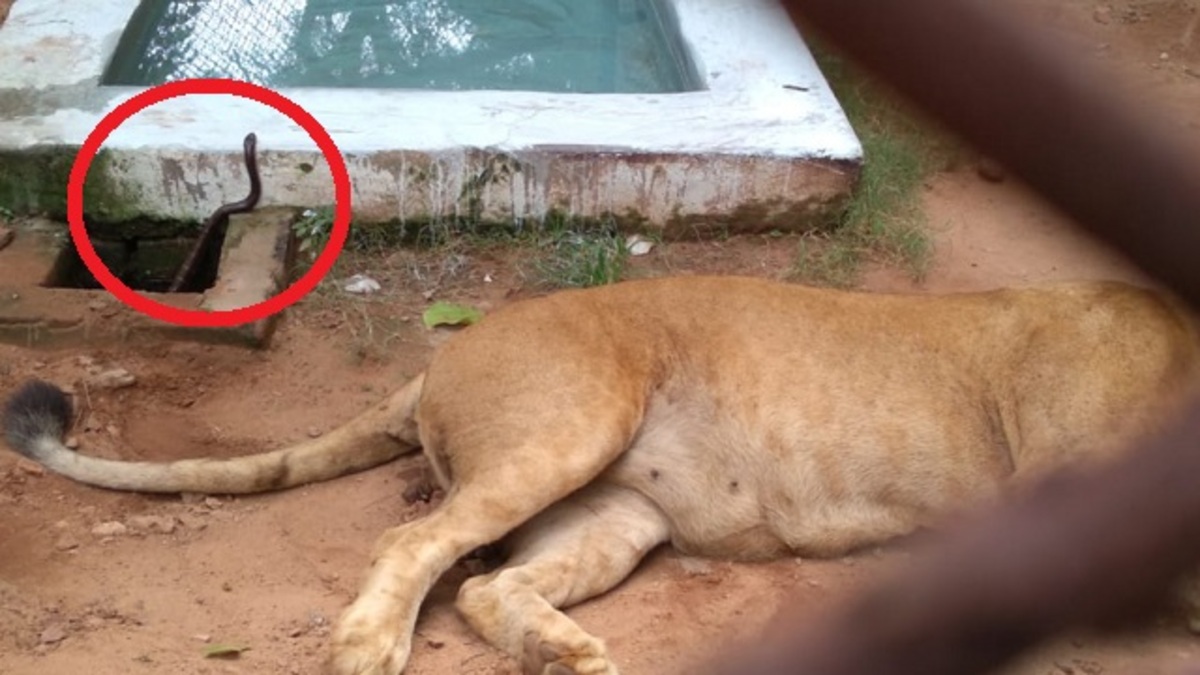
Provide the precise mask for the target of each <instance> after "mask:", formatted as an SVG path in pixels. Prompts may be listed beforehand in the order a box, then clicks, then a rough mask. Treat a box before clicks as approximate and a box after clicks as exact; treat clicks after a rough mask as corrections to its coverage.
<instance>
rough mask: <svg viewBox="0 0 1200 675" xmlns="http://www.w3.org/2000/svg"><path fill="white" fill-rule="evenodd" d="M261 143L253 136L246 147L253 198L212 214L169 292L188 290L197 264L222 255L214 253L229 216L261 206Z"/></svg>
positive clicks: (231, 203)
mask: <svg viewBox="0 0 1200 675" xmlns="http://www.w3.org/2000/svg"><path fill="white" fill-rule="evenodd" d="M257 143H258V138H257V137H256V136H255V135H254V134H253V133H250V134H246V140H245V141H243V143H242V154H243V156H244V158H245V160H246V172H247V173H248V174H250V194H248V195H246V198H245V199H243V200H241V201H236V202H230V203H229V204H222V205H221V206H218V207H217V210H216V211H213V212H212V215H211V216H209V217H208V220H207V221H205V223H204V228H203V229H201V230H200V238H199V239H197V240H196V245H195V246H194V247H192V250H191V252H190V253H188V257H187V259H186V260H185V261H184V262H183V265H182V266H181V267H180V268H179V271H178V272H177V273H176V274H175V280H174V281H172V282H171V286H170V288H169V289H168V292H170V293H178V292H179V290H180V289H181V288H183V287H184V286H186V285H187V284H188V283H189V282H190V281H191V280H192V279H193V278H194V277H195V276H196V267H197V263H199V262H200V260H201V259H203V258H205V257H207V256H208V255H212V254H213V253H215V254H216V255H218V256H219V255H220V251H214V250H213V247H214V246H215V245H217V244H219V243H220V242H221V241H223V240H224V233H225V226H226V225H227V224H228V223H229V216H231V215H233V214H235V213H245V212H246V211H249V210H251V209H253V208H254V206H255V205H256V204H258V198H259V197H260V196H261V195H262V183H261V182H260V181H259V176H258V158H257V156H256V155H255V146H256V144H257Z"/></svg>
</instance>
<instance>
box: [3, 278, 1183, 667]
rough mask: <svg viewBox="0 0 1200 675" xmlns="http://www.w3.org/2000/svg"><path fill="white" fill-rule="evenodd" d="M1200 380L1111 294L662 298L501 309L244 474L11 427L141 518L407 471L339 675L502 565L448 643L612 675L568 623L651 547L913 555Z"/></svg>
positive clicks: (1160, 409)
mask: <svg viewBox="0 0 1200 675" xmlns="http://www.w3.org/2000/svg"><path fill="white" fill-rule="evenodd" d="M1198 364H1200V343H1198V340H1197V334H1196V331H1195V330H1194V326H1193V325H1192V323H1191V320H1190V318H1189V316H1188V315H1187V314H1185V313H1184V311H1183V310H1182V309H1180V308H1177V307H1176V306H1175V305H1174V303H1173V302H1172V301H1171V300H1170V299H1168V298H1166V297H1163V296H1161V295H1159V294H1156V293H1155V292H1152V291H1148V290H1142V289H1138V288H1134V287H1131V286H1127V285H1122V284H1117V283H1066V284H1055V285H1047V286H1043V287H1036V288H1026V289H1020V290H1018V289H1008V290H997V291H992V292H980V293H964V294H949V295H940V296H929V295H883V294H870V293H858V292H840V291H833V290H822V289H814V288H806V287H802V286H798V285H792V284H786V283H776V282H770V281H764V280H756V279H746V278H733V277H709V278H695V277H692V278H670V279H658V280H644V281H631V282H625V283H620V284H616V285H612V286H608V287H602V288H596V289H590V290H574V291H564V292H560V293H557V294H552V295H549V296H546V297H541V298H537V299H532V300H526V301H522V302H518V303H514V304H512V305H510V306H508V307H505V308H504V309H501V310H499V311H496V312H494V313H493V314H491V315H489V316H488V317H487V318H485V319H484V320H483V321H482V322H480V323H478V324H475V325H473V326H471V327H469V328H467V329H465V330H463V331H462V332H461V333H460V334H458V335H456V336H455V337H454V338H453V339H452V340H450V341H449V342H448V343H447V344H445V345H444V346H443V347H442V348H441V349H440V350H439V351H438V352H437V353H436V355H435V356H434V357H433V359H432V361H431V363H430V364H429V366H428V368H427V369H426V370H425V371H424V372H423V373H422V374H420V375H418V376H416V377H415V378H414V379H413V380H411V381H410V382H408V383H407V384H405V385H404V386H402V387H401V388H400V389H399V390H398V391H397V392H396V393H394V394H393V395H392V396H391V397H390V398H388V399H387V400H386V401H384V402H383V403H381V404H380V405H378V406H377V407H375V408H373V409H371V410H368V411H366V412H365V413H363V414H362V415H360V416H359V417H357V418H356V419H353V420H351V421H349V422H348V423H346V424H345V425H344V426H342V427H340V428H339V429H337V430H336V431H334V432H333V433H330V434H327V435H326V436H323V437H321V438H318V439H315V440H310V441H306V442H303V443H300V444H298V445H296V446H293V447H289V448H285V449H282V450H276V451H274V452H269V453H265V454H261V455H256V456H249V457H243V458H237V459H229V460H207V459H196V460H186V461H178V462H171V463H165V464H154V463H142V462H120V461H109V460H104V459H97V458H92V457H86V456H83V455H80V454H77V453H74V452H72V451H70V450H69V449H67V448H66V447H64V445H63V443H62V442H61V441H60V439H61V437H62V435H63V434H64V431H65V429H66V427H67V425H68V421H69V419H70V406H69V403H68V401H67V399H66V398H65V396H64V395H63V393H62V392H61V391H60V390H59V389H57V388H56V387H54V386H52V385H49V384H46V383H42V382H33V383H29V384H27V385H25V387H24V388H22V389H20V390H19V391H18V392H17V393H16V394H15V396H14V397H13V398H12V400H11V402H10V403H9V404H8V407H7V411H6V416H5V427H6V432H7V438H8V442H9V443H10V444H11V445H12V446H13V448H15V449H16V450H17V451H19V452H21V453H22V454H24V455H26V456H28V457H31V458H33V459H35V460H37V461H39V462H42V463H43V464H45V465H46V466H47V467H49V468H50V469H52V470H54V471H57V472H60V473H62V474H64V475H66V476H69V477H71V478H73V479H76V480H79V481H83V482H86V483H90V484H93V485H98V486H103V487H107V488H116V489H122V490H139V491H154V492H176V491H188V492H206V493H244V492H255V491H264V490H272V489H280V488H287V487H291V486H295V485H300V484H302V483H306V482H309V481H316V480H322V479H327V478H332V477H334V476H338V475H340V474H344V473H346V472H349V471H354V470H359V469H364V468H367V467H370V466H373V465H376V464H379V463H381V462H384V461H387V460H389V459H391V458H393V457H396V456H397V455H399V454H401V453H403V452H407V451H409V450H410V449H413V448H416V447H418V446H420V447H421V448H423V450H424V452H425V454H426V455H427V456H428V458H429V461H430V463H431V465H432V467H433V471H434V473H435V475H436V478H437V480H438V481H439V482H440V483H441V484H442V486H443V487H444V488H445V491H446V497H445V499H444V501H443V502H442V503H441V504H440V505H439V506H438V507H437V508H436V509H435V510H434V511H433V512H432V513H430V514H429V516H427V517H426V518H424V519H422V520H419V521H417V522H413V523H408V524H405V525H402V526H400V527H396V528H393V529H391V530H389V531H387V532H385V533H384V534H383V535H382V537H381V538H380V539H379V541H378V544H377V548H376V549H375V552H374V556H373V558H374V559H373V560H372V563H371V567H370V570H369V572H368V573H367V575H366V577H365V579H364V581H363V583H362V586H361V588H360V592H359V595H358V596H357V598H356V599H355V601H354V602H353V603H352V604H351V605H350V606H349V607H348V608H347V609H346V610H345V612H344V614H343V615H342V616H341V618H340V619H339V621H338V623H337V625H336V628H335V630H334V632H333V637H332V650H331V654H330V656H329V660H328V668H329V670H330V672H332V673H336V674H338V675H349V674H351V673H354V674H363V673H370V674H373V675H381V674H386V675H395V674H396V673H399V672H401V671H402V670H403V669H404V667H405V664H406V662H407V660H408V657H409V649H410V641H411V636H412V633H413V628H414V623H415V621H416V619H417V612H418V609H419V607H420V605H421V602H422V601H423V599H424V597H425V595H426V593H427V592H428V591H429V589H430V586H431V585H432V584H433V583H434V581H435V580H436V579H437V578H438V577H439V576H440V575H441V574H442V573H443V572H445V571H446V570H447V569H448V568H449V567H450V566H451V565H453V564H454V562H455V561H456V560H458V559H459V558H460V557H461V556H463V555H464V554H467V553H468V552H470V551H472V550H474V549H476V548H477V547H480V546H482V545H485V544H488V543H491V542H496V541H498V540H501V539H502V538H507V543H508V544H509V547H508V548H509V550H511V557H510V558H509V559H508V560H507V562H506V563H505V564H504V565H503V567H501V568H500V569H499V570H497V571H495V572H493V573H491V574H487V575H482V576H477V577H473V578H471V579H469V580H468V581H467V582H465V583H464V584H463V585H462V588H461V590H460V592H459V595H458V609H459V610H460V612H461V614H462V616H463V617H464V618H465V619H466V621H467V622H469V623H470V625H471V626H472V627H473V628H474V629H475V630H477V631H478V632H479V633H480V634H482V635H483V636H484V637H485V638H486V639H487V640H488V641H489V642H490V643H491V644H493V645H495V646H496V647H498V648H500V649H502V650H504V651H506V652H507V653H509V654H511V655H512V656H514V657H516V658H518V659H520V660H521V662H522V664H523V667H524V671H525V672H526V673H539V674H544V675H549V674H554V675H569V674H572V673H573V674H575V675H595V674H602V673H603V674H612V673H616V672H617V668H616V666H615V665H614V662H613V661H612V659H611V658H610V656H609V654H608V652H607V650H606V649H605V646H604V643H603V642H602V641H601V640H600V639H598V638H596V637H594V636H592V635H589V634H588V633H586V632H585V631H584V630H583V629H581V628H580V627H579V626H578V625H576V624H575V623H574V622H573V621H572V620H571V619H570V618H568V617H567V616H566V615H565V614H563V613H562V612H561V611H560V610H561V609H562V608H564V607H568V606H570V605H572V604H575V603H578V602H580V601H582V600H584V599H586V598H589V597H592V596H595V595H598V594H600V593H603V592H605V591H606V590H608V589H610V588H612V587H613V586H615V585H616V584H617V583H619V582H620V581H621V580H622V579H623V578H625V577H626V576H627V575H628V574H629V573H630V572H631V570H633V568H634V566H635V565H637V564H638V562H639V560H641V559H642V557H643V556H645V555H646V554H647V552H649V551H650V550H651V549H654V548H655V547H657V546H658V545H660V544H663V543H666V542H670V543H671V544H672V545H673V546H674V547H675V548H677V549H679V550H681V551H684V552H687V553H690V554H695V555H703V556H720V557H725V558H735V559H743V560H745V559H765V558H771V557H774V556H782V555H790V554H798V555H803V556H836V555H839V554H843V553H846V552H849V551H851V550H852V549H855V548H857V547H861V546H864V545H868V544H872V543H877V542H882V541H884V540H887V539H889V538H892V537H895V536H898V535H903V534H906V533H910V532H912V531H914V530H915V529H917V528H919V527H921V526H923V525H927V524H929V523H931V522H932V521H933V519H934V518H936V517H937V515H938V514H939V513H941V512H943V510H945V509H948V508H950V507H954V506H959V505H963V504H967V503H969V502H971V501H975V500H980V499H985V498H989V497H994V496H996V495H998V494H999V493H1001V491H1002V490H1003V489H1004V486H1006V485H1008V483H1009V481H1010V479H1013V478H1018V479H1019V478H1022V477H1027V476H1031V475H1035V474H1037V473H1039V472H1042V471H1044V470H1047V469H1051V468H1055V467H1061V466H1063V465H1065V464H1066V463H1069V462H1073V461H1076V460H1080V459H1084V458H1099V457H1103V456H1105V455H1106V454H1107V453H1111V452H1112V451H1113V450H1115V449H1118V448H1120V447H1121V446H1122V444H1123V441H1124V440H1125V439H1128V438H1129V437H1130V435H1131V434H1136V433H1140V432H1144V431H1146V430H1148V429H1151V428H1153V427H1154V426H1155V425H1156V424H1158V423H1159V420H1160V418H1161V417H1162V416H1163V415H1164V414H1165V413H1166V411H1167V410H1168V409H1169V406H1166V405H1165V402H1166V401H1168V400H1169V397H1170V396H1173V395H1176V394H1179V393H1180V392H1182V391H1183V390H1184V389H1185V388H1187V387H1189V386H1191V384H1192V383H1193V382H1194V381H1195V380H1196V379H1197V378H1196V376H1197V370H1198ZM1160 401H1163V402H1164V405H1160V404H1159V402H1160Z"/></svg>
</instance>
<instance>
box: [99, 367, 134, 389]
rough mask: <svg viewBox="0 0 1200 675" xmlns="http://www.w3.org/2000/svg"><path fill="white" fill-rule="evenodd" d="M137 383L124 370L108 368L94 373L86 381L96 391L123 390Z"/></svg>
mask: <svg viewBox="0 0 1200 675" xmlns="http://www.w3.org/2000/svg"><path fill="white" fill-rule="evenodd" d="M136 382H137V378H135V377H134V376H133V373H130V372H129V371H128V370H125V369H124V368H110V369H108V370H105V371H101V372H99V373H96V374H95V375H93V376H92V377H91V378H89V379H88V384H90V385H92V386H93V387H96V388H97V389H123V388H125V387H131V386H133V385H134V383H136Z"/></svg>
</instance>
